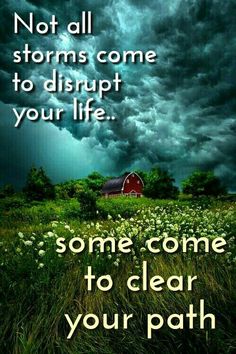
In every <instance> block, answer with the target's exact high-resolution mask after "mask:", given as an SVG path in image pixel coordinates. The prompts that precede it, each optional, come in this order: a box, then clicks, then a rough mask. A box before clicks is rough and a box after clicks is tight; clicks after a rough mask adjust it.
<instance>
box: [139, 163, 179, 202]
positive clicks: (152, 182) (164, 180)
mask: <svg viewBox="0 0 236 354" xmlns="http://www.w3.org/2000/svg"><path fill="white" fill-rule="evenodd" d="M174 181H175V180H174V178H172V177H171V176H170V175H169V173H168V172H167V171H165V170H161V169H160V168H159V167H155V168H153V169H152V170H151V171H150V172H149V173H147V174H146V184H145V185H144V191H143V193H144V195H145V196H147V197H149V198H154V199H155V198H160V199H165V198H176V197H177V195H178V188H177V187H176V186H174V184H173V183H174Z"/></svg>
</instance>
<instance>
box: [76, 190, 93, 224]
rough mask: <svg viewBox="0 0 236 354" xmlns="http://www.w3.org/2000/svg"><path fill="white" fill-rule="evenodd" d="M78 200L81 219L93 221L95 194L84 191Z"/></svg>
mask: <svg viewBox="0 0 236 354" xmlns="http://www.w3.org/2000/svg"><path fill="white" fill-rule="evenodd" d="M78 200H79V203H80V212H81V218H82V219H84V220H89V219H93V218H94V217H95V216H96V211H97V204H96V200H97V198H96V194H95V193H94V192H93V191H91V190H90V189H85V190H83V191H81V192H80V193H79V195H78Z"/></svg>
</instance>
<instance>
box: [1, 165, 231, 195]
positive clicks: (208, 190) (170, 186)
mask: <svg viewBox="0 0 236 354" xmlns="http://www.w3.org/2000/svg"><path fill="white" fill-rule="evenodd" d="M136 172H137V173H138V175H139V176H140V177H141V178H142V180H143V182H144V189H143V194H144V196H146V197H148V198H153V199H176V198H177V197H178V195H179V192H180V191H179V188H178V187H177V186H176V185H175V180H174V178H173V177H172V176H171V175H170V174H169V172H168V171H166V170H163V169H161V168H160V167H154V168H152V169H151V170H150V171H148V172H145V171H142V170H139V171H136ZM110 178H112V177H111V176H109V177H105V176H103V175H102V174H100V173H99V172H93V173H91V174H90V175H88V176H87V177H86V178H83V179H78V180H70V181H67V182H64V183H60V184H56V185H54V184H53V183H52V182H51V180H50V178H49V177H48V176H47V174H46V172H45V170H44V169H43V168H42V167H40V168H36V167H32V168H31V169H30V171H29V173H28V175H27V179H26V184H25V187H24V188H23V193H24V195H25V197H26V198H27V200H38V201H41V200H45V199H54V198H58V199H69V198H77V197H78V196H80V197H81V198H84V197H85V193H87V194H88V193H90V195H91V197H92V194H94V198H96V197H98V196H99V195H101V189H102V186H103V185H104V183H105V182H106V181H107V180H109V179H110ZM182 192H183V193H184V194H189V195H192V196H193V197H199V196H219V195H224V194H226V192H227V191H226V188H225V186H224V185H223V184H222V182H221V180H220V179H219V178H218V177H217V176H215V175H214V173H213V172H212V171H194V172H193V173H192V174H191V175H190V176H188V177H187V178H186V179H184V180H183V181H182ZM14 193H15V191H14V187H13V186H12V185H11V184H6V185H4V186H3V187H2V188H1V190H0V198H5V197H9V196H12V195H13V194H14Z"/></svg>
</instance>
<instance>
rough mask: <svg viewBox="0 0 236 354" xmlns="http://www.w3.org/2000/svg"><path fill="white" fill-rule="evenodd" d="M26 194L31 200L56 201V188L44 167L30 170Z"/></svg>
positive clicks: (25, 189)
mask: <svg viewBox="0 0 236 354" xmlns="http://www.w3.org/2000/svg"><path fill="white" fill-rule="evenodd" d="M24 193H25V195H26V197H27V199H29V200H43V199H54V197H55V188H54V186H53V184H52V183H51V181H50V179H49V177H48V176H47V175H46V173H45V171H44V170H43V168H42V167H40V168H39V169H37V168H35V167H32V168H31V169H30V171H29V174H28V177H27V182H26V186H25V188H24Z"/></svg>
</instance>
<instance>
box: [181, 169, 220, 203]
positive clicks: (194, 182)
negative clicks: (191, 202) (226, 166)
mask: <svg viewBox="0 0 236 354" xmlns="http://www.w3.org/2000/svg"><path fill="white" fill-rule="evenodd" d="M182 187H183V192H184V193H186V194H192V195H193V196H194V197H199V196H201V195H202V196H203V195H206V196H218V195H222V194H225V193H226V189H225V188H224V186H222V184H221V181H220V179H219V178H218V177H216V176H215V175H214V173H213V172H211V171H208V172H204V171H195V172H193V173H192V175H191V176H189V177H188V178H186V179H185V180H184V181H183V182H182Z"/></svg>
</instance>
